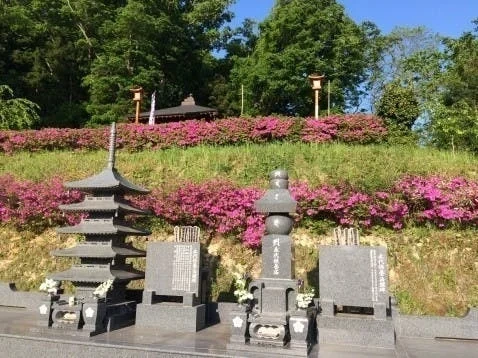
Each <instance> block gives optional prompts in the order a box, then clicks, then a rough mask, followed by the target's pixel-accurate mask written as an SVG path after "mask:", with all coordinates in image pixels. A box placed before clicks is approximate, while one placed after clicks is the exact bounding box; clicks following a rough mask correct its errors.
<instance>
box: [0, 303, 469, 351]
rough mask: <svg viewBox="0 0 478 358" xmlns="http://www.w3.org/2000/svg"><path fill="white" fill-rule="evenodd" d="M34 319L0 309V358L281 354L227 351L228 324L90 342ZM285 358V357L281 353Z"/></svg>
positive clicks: (425, 346) (403, 345) (410, 345)
mask: <svg viewBox="0 0 478 358" xmlns="http://www.w3.org/2000/svg"><path fill="white" fill-rule="evenodd" d="M34 319H35V318H34V315H33V314H32V313H31V312H29V311H25V310H22V309H15V308H5V307H0V357H1V358H3V357H5V358H6V357H19V358H21V357H31V356H35V358H42V357H52V356H57V357H66V356H70V357H75V358H82V357H85V358H86V357H92V356H94V357H114V358H120V357H133V358H136V357H145V358H153V357H254V358H256V357H257V358H271V357H277V355H267V354H258V353H248V352H245V351H234V352H228V351H226V344H227V341H228V338H229V326H228V325H226V324H217V325H214V326H211V327H208V328H206V329H204V330H202V331H200V332H197V333H180V334H179V333H175V332H168V331H165V330H164V331H162V330H161V331H160V330H157V329H152V330H151V329H146V328H138V327H134V326H132V327H127V328H123V329H120V330H117V331H113V332H109V333H105V334H101V335H98V336H94V337H91V338H85V337H72V336H65V335H61V334H54V331H52V333H51V334H50V333H48V334H45V333H38V332H32V330H31V328H30V324H29V323H30V322H32V321H33V320H34ZM283 357H286V354H284V355H283ZM309 357H319V358H349V357H350V358H352V357H353V358H362V357H363V358H365V357H369V358H382V357H383V358H388V357H399V358H429V357H434V358H452V357H460V358H477V357H478V341H474V340H473V341H472V340H469V341H458V340H436V339H418V338H411V337H401V338H399V339H398V341H397V346H396V349H380V348H363V347H354V346H342V345H340V346H339V345H322V346H321V347H320V349H319V347H318V346H315V348H314V349H313V351H312V352H311V353H310V355H309Z"/></svg>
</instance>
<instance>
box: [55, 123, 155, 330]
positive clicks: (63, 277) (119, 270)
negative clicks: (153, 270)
mask: <svg viewBox="0 0 478 358" xmlns="http://www.w3.org/2000/svg"><path fill="white" fill-rule="evenodd" d="M115 144H116V124H115V123H113V124H112V126H111V133H110V144H109V158H108V164H107V167H106V168H105V169H104V170H103V171H102V172H101V173H99V174H97V175H94V176H91V177H89V178H87V179H84V180H79V181H74V182H69V183H66V184H65V187H66V188H68V189H76V190H81V191H84V192H86V193H87V195H86V196H85V199H84V201H82V202H80V203H75V204H69V205H60V209H61V210H63V211H67V212H82V213H87V214H88V215H87V217H85V218H83V219H82V220H81V222H80V223H79V224H78V225H75V226H68V227H61V228H58V229H57V232H58V233H60V234H80V235H83V236H84V237H85V239H84V241H82V242H80V243H78V245H77V246H75V247H72V248H68V249H61V250H56V251H53V252H52V255H54V256H59V257H78V258H79V259H80V264H75V265H73V266H72V267H71V268H70V269H69V270H67V271H64V272H59V273H56V274H52V275H50V276H49V278H51V279H54V280H57V281H71V282H72V283H73V285H74V286H75V287H76V294H75V299H76V300H75V303H74V305H72V304H71V302H70V304H69V305H68V304H67V303H66V301H65V300H59V301H58V302H57V303H54V304H53V306H52V322H51V323H52V326H53V328H63V329H66V330H69V331H71V330H74V331H77V332H78V331H81V332H83V333H84V334H85V335H88V336H90V335H95V334H98V333H101V332H104V331H106V330H108V331H110V330H114V329H116V328H119V327H123V326H126V325H130V324H133V323H134V317H135V310H136V302H135V301H128V300H127V299H126V285H127V284H128V283H129V282H130V281H131V280H137V279H142V278H144V272H141V271H138V270H135V269H134V268H133V267H132V266H131V265H130V264H127V263H126V258H131V257H144V256H145V255H146V254H145V252H144V251H142V250H138V249H135V248H134V247H133V246H132V245H131V244H129V243H125V239H126V237H127V236H128V235H142V236H144V235H149V234H150V232H149V231H146V230H141V229H135V228H132V227H130V226H128V224H127V223H126V222H125V220H124V219H125V216H126V215H132V214H133V215H143V214H148V212H146V211H144V210H141V209H138V208H135V207H133V206H132V205H131V204H130V203H129V202H128V201H127V200H125V199H124V195H125V194H130V195H131V194H137V195H138V194H139V195H140V194H147V193H148V192H149V190H147V189H144V188H141V187H139V186H137V185H135V184H132V183H130V182H129V181H128V180H126V179H125V178H123V177H122V176H121V174H119V173H118V171H117V170H116V169H115ZM108 280H112V281H113V286H112V288H111V289H110V290H109V291H108V292H107V293H106V297H104V298H98V297H94V295H93V292H94V291H95V289H96V288H97V287H98V286H99V285H100V284H102V283H103V282H106V281H108ZM72 318H73V324H71V323H72V322H71V321H70V322H69V321H68V319H70V320H71V319H72Z"/></svg>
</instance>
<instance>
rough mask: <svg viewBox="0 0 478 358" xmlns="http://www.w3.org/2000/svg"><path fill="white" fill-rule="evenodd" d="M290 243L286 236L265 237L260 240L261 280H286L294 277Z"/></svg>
mask: <svg viewBox="0 0 478 358" xmlns="http://www.w3.org/2000/svg"><path fill="white" fill-rule="evenodd" d="M292 251H293V247H292V242H291V240H290V238H289V236H287V235H266V236H264V237H263V238H262V275H261V277H263V278H287V279H290V278H292V277H293V275H294V256H293V252H292Z"/></svg>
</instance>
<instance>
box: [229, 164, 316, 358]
mask: <svg viewBox="0 0 478 358" xmlns="http://www.w3.org/2000/svg"><path fill="white" fill-rule="evenodd" d="M288 186H289V181H288V174H287V172H286V171H285V170H275V171H273V172H272V173H271V174H270V189H269V190H267V192H266V193H265V195H264V196H263V197H262V198H261V199H260V200H258V201H257V202H256V203H255V206H256V210H257V211H258V212H262V213H267V214H268V216H267V218H266V220H265V221H266V235H265V236H263V238H262V273H261V277H260V278H259V279H257V280H254V281H252V282H251V283H250V285H249V292H250V293H252V294H253V297H254V301H253V307H252V310H251V311H247V310H246V311H243V310H242V311H241V310H237V311H233V312H231V323H232V334H231V339H230V343H229V344H228V349H234V350H247V351H252V352H254V351H256V352H265V353H269V354H278V355H280V354H283V355H295V356H307V354H308V352H309V350H310V348H311V346H312V344H313V341H312V340H310V339H309V338H310V336H311V335H310V334H309V333H310V331H311V330H314V321H315V308H314V307H311V308H310V309H305V310H304V311H300V312H299V311H298V310H297V307H296V296H297V288H298V287H297V286H298V283H297V280H295V279H294V256H293V254H294V250H293V244H292V240H291V237H290V235H289V234H290V232H291V230H292V226H293V222H294V221H293V219H292V217H291V216H290V213H294V212H295V209H296V206H297V203H296V201H295V200H294V199H293V198H292V197H291V195H290V192H289V190H288ZM241 335H242V336H241Z"/></svg>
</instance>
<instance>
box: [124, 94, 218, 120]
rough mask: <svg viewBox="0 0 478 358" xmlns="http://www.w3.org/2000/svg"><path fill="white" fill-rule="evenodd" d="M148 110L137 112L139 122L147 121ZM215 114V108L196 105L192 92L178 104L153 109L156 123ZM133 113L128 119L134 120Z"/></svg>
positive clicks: (214, 115)
mask: <svg viewBox="0 0 478 358" xmlns="http://www.w3.org/2000/svg"><path fill="white" fill-rule="evenodd" d="M149 113H150V112H149V111H148V112H141V113H140V114H139V121H140V122H141V123H148V120H149ZM216 116H217V109H214V108H210V107H204V106H198V105H197V104H196V101H195V100H194V98H193V96H192V94H190V95H189V96H188V97H186V98H185V99H184V101H182V102H181V105H180V106H176V107H169V108H162V109H157V110H155V111H154V118H155V121H156V123H161V122H169V121H175V120H181V119H194V118H205V119H214V118H215V117H216ZM134 119H135V117H134V115H130V116H128V120H130V121H134Z"/></svg>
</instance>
